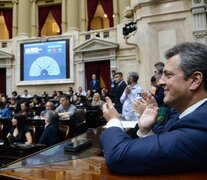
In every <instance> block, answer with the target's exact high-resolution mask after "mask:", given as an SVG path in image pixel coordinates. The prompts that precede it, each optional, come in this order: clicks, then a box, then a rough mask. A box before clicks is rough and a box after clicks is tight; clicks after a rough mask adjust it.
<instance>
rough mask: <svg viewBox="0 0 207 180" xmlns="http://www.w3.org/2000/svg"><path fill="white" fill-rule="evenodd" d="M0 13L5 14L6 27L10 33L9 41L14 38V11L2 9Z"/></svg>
mask: <svg viewBox="0 0 207 180" xmlns="http://www.w3.org/2000/svg"><path fill="white" fill-rule="evenodd" d="M0 12H2V13H3V16H4V20H5V24H6V27H7V29H8V32H9V39H11V38H12V9H1V10H0Z"/></svg>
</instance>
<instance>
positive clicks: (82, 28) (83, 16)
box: [80, 0, 87, 31]
mask: <svg viewBox="0 0 207 180" xmlns="http://www.w3.org/2000/svg"><path fill="white" fill-rule="evenodd" d="M86 7H87V4H86V0H80V31H86V27H87V24H86V22H87V19H86Z"/></svg>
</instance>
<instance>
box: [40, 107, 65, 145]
mask: <svg viewBox="0 0 207 180" xmlns="http://www.w3.org/2000/svg"><path fill="white" fill-rule="evenodd" d="M58 121H59V116H58V113H57V112H56V111H54V110H47V112H46V116H45V130H44V131H43V133H42V135H41V137H40V140H39V141H38V144H45V145H46V146H52V145H54V144H57V143H59V142H61V141H62V140H63V137H62V135H61V132H60V130H59V127H58Z"/></svg>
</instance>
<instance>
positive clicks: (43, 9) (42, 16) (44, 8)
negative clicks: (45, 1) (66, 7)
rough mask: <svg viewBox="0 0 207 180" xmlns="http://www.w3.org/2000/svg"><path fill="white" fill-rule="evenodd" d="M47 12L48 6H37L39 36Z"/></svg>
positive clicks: (48, 10)
mask: <svg viewBox="0 0 207 180" xmlns="http://www.w3.org/2000/svg"><path fill="white" fill-rule="evenodd" d="M49 12H50V7H49V6H40V7H39V8H38V22H39V33H38V34H39V36H40V35H41V30H42V27H43V26H44V24H45V21H46V19H47V16H48V14H49Z"/></svg>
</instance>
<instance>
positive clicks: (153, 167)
mask: <svg viewBox="0 0 207 180" xmlns="http://www.w3.org/2000/svg"><path fill="white" fill-rule="evenodd" d="M201 137H202V139H203V138H204V137H205V138H207V133H206V132H204V131H203V132H201V131H196V130H192V129H190V128H186V129H183V128H180V129H177V130H176V129H175V130H172V131H170V132H166V133H163V134H159V135H153V136H148V137H145V138H141V139H138V138H137V139H132V138H131V137H129V136H128V135H127V134H126V133H125V132H124V131H123V130H121V129H120V128H118V127H111V128H108V129H106V130H105V131H104V132H103V133H102V134H101V136H100V143H101V147H102V149H103V152H104V155H105V159H106V164H107V165H108V167H109V168H110V169H111V170H112V171H114V172H118V173H121V174H130V175H134V174H157V173H173V172H179V171H186V170H188V171H189V170H195V169H202V168H203V167H206V165H205V162H206V160H207V145H206V144H207V143H205V140H202V139H201ZM109 139H110V140H109ZM202 146H203V147H202Z"/></svg>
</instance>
